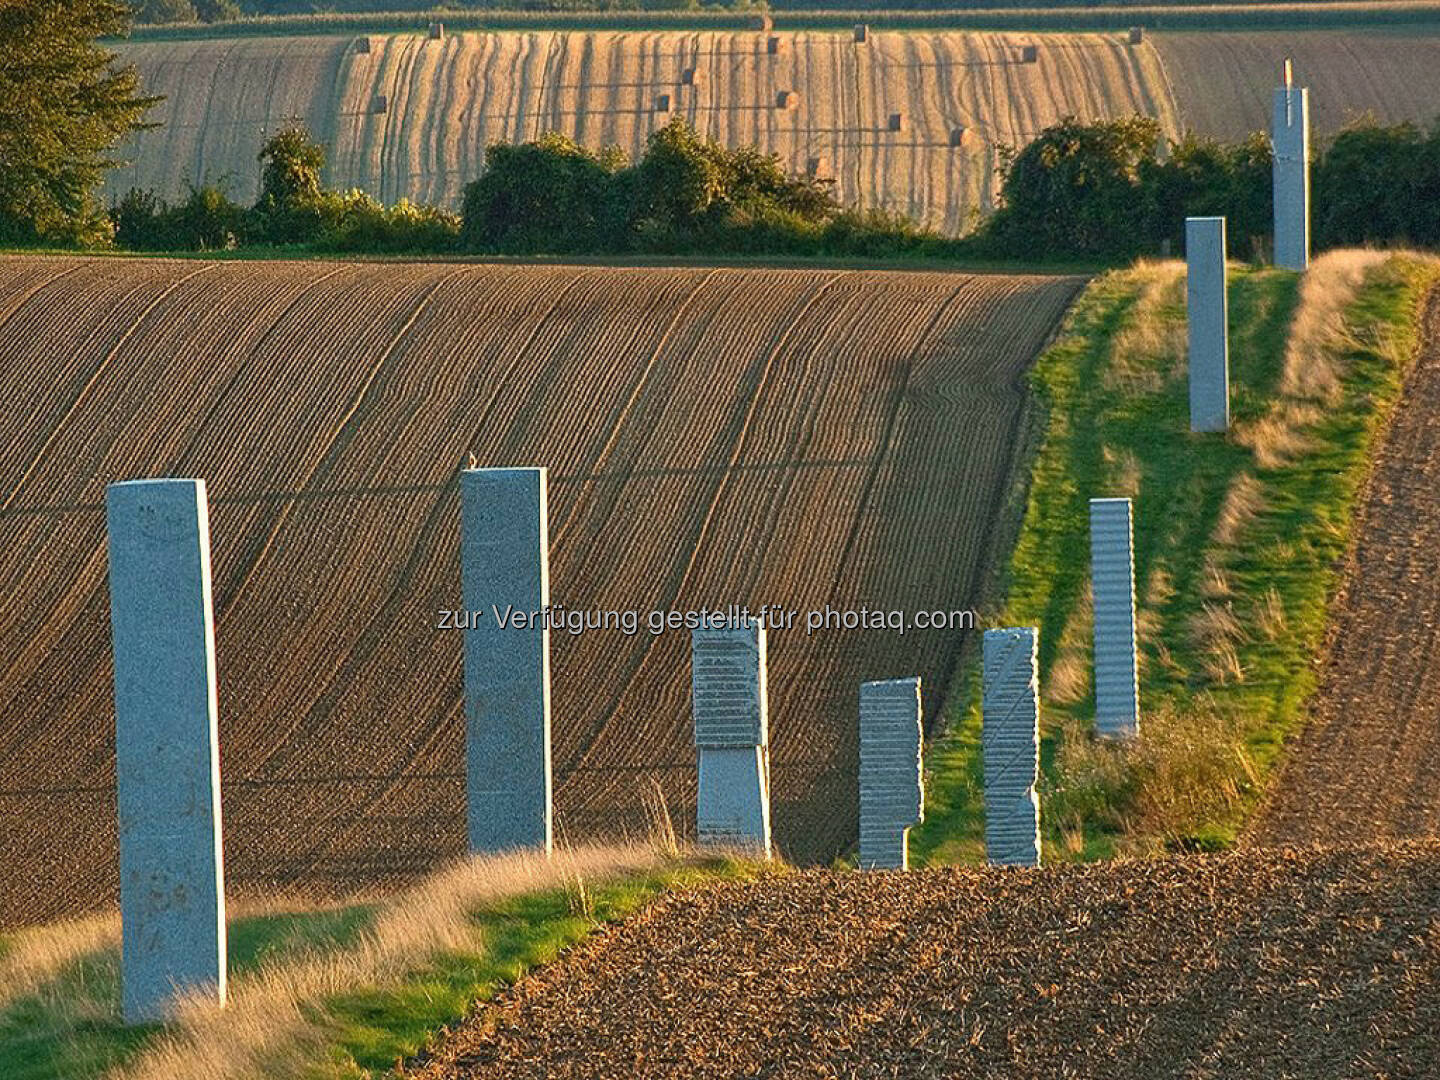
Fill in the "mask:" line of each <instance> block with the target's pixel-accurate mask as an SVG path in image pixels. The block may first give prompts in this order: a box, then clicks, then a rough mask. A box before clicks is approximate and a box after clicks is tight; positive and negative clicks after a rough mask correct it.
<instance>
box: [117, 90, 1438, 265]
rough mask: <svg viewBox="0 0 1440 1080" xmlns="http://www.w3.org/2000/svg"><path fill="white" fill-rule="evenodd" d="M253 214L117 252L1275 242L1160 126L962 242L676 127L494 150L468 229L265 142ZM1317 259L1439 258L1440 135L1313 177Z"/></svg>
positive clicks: (1253, 151) (154, 221) (1080, 137)
mask: <svg viewBox="0 0 1440 1080" xmlns="http://www.w3.org/2000/svg"><path fill="white" fill-rule="evenodd" d="M260 158H261V160H262V161H263V162H264V163H265V164H264V170H263V173H262V190H261V194H260V198H259V201H258V202H257V203H256V204H255V206H253V207H249V208H242V207H239V206H237V205H236V204H234V203H233V202H231V201H230V200H229V199H228V198H227V197H226V196H225V195H224V193H223V192H222V191H221V190H219V189H218V188H216V187H215V186H214V185H206V186H202V187H197V188H192V189H191V191H190V194H189V197H188V198H187V199H186V200H185V201H184V202H182V203H180V204H178V205H175V206H168V205H165V204H164V203H162V202H160V201H158V200H157V199H155V198H154V196H153V195H151V194H149V193H145V192H140V191H132V192H130V193H129V194H128V195H127V196H126V197H125V198H124V199H123V200H121V202H120V203H119V204H118V205H117V206H116V207H115V208H114V209H113V210H112V212H111V217H112V220H113V221H114V224H115V230H116V240H117V242H118V243H119V244H120V245H121V246H122V247H127V248H132V249H137V250H176V249H188V250H217V249H224V248H233V247H239V246H244V245H250V244H275V245H304V246H307V247H309V248H312V249H315V250H320V251H336V252H415V253H440V252H445V251H468V252H477V253H490V254H507V255H535V254H553V255H564V254H593V255H607V254H612V255H613V254H689V253H695V254H705V253H731V254H784V255H840V256H867V257H875V258H889V257H896V256H900V257H916V258H964V257H971V258H973V257H983V258H995V259H1011V258H1024V259H1037V258H1042V259H1054V260H1078V261H1089V262H1105V261H1112V260H1127V259H1130V258H1133V257H1134V256H1136V255H1144V254H1157V253H1164V252H1167V251H1169V252H1174V253H1176V254H1178V253H1179V252H1180V251H1181V250H1182V249H1183V235H1182V234H1183V229H1184V220H1185V218H1186V217H1187V216H1192V215H1216V214H1218V215H1224V216H1225V217H1226V218H1227V219H1228V224H1229V229H1228V233H1229V238H1230V244H1231V254H1232V255H1234V256H1236V257H1238V258H1257V257H1260V256H1263V255H1264V253H1265V251H1266V249H1267V247H1268V245H1269V242H1270V228H1271V202H1270V199H1271V195H1270V190H1271V187H1270V185H1271V152H1270V146H1269V143H1268V141H1267V140H1266V138H1265V137H1264V136H1263V135H1259V134H1256V135H1252V136H1250V137H1249V138H1247V139H1244V140H1242V141H1240V142H1237V143H1225V142H1220V141H1217V140H1214V139H1201V138H1197V137H1195V136H1187V137H1186V138H1184V139H1182V140H1180V141H1179V142H1168V143H1167V142H1166V141H1165V140H1163V139H1162V137H1161V133H1160V128H1159V125H1158V124H1157V123H1156V121H1154V120H1153V119H1151V118H1148V117H1141V116H1136V117H1131V118H1129V119H1125V120H1113V121H1101V122H1096V123H1091V124H1085V123H1081V122H1079V121H1077V120H1074V119H1073V118H1072V119H1066V120H1063V121H1061V122H1059V123H1057V124H1055V125H1053V126H1052V127H1050V128H1048V129H1046V130H1045V131H1044V132H1042V133H1041V134H1040V136H1039V137H1037V138H1036V139H1035V140H1034V141H1033V142H1031V143H1030V144H1029V145H1027V146H1025V147H1024V148H1023V149H1020V150H1018V151H1011V152H1008V153H1007V155H1006V157H1005V162H1004V165H1003V167H1002V172H1003V177H1002V181H1003V182H1002V187H1001V202H1002V205H1001V207H1000V209H999V210H998V211H996V213H994V214H993V215H991V216H990V218H988V219H987V220H986V221H985V222H983V223H982V224H981V226H980V228H979V229H978V230H977V231H976V232H975V233H974V234H973V235H971V236H969V237H966V238H963V239H961V238H953V237H946V236H941V235H939V234H937V233H934V232H930V231H927V230H925V229H923V228H921V227H920V226H918V225H916V224H915V223H914V222H912V221H909V220H907V219H905V218H902V217H898V216H894V215H889V214H884V213H881V212H878V211H871V212H858V211H852V210H846V209H844V208H843V207H841V206H840V204H839V203H838V202H837V201H836V199H835V197H834V194H833V191H832V189H831V187H830V185H829V183H828V182H825V181H819V180H815V179H812V178H809V177H792V176H788V175H787V174H786V173H785V171H784V169H783V168H782V167H781V166H780V163H779V161H778V159H776V158H775V157H773V156H769V155H765V154H761V153H760V152H759V151H758V150H756V149H754V148H753V147H741V148H737V149H728V148H726V147H724V146H721V145H720V144H718V143H716V142H714V141H713V140H710V139H706V138H703V137H701V136H700V135H698V134H697V133H696V132H695V131H694V130H693V129H692V128H690V127H689V126H688V125H687V124H686V123H685V122H684V121H683V120H680V119H676V120H673V121H671V122H670V123H669V124H668V125H666V126H665V127H664V128H662V129H660V130H659V131H657V132H656V133H655V134H653V135H652V136H651V138H650V142H649V145H648V147H647V148H646V152H645V154H644V155H643V156H642V157H641V158H640V159H639V160H638V161H634V162H632V161H630V160H629V159H628V158H627V157H626V155H625V154H623V153H622V152H621V151H619V150H618V149H614V148H611V149H609V150H605V151H601V152H598V153H597V152H595V151H592V150H589V149H587V148H585V147H583V146H580V145H579V144H577V143H575V142H574V141H572V140H571V139H568V138H566V137H564V136H562V135H556V134H549V135H545V136H542V137H541V138H540V139H537V140H535V141H534V142H529V143H523V144H508V143H496V144H494V145H492V146H491V147H490V148H489V150H488V151H487V152H486V157H485V169H484V171H483V173H482V174H481V176H480V177H479V178H478V179H477V180H475V181H474V182H472V183H471V184H470V185H468V187H467V188H466V191H465V201H464V207H463V212H462V214H460V215H455V214H453V213H451V212H449V211H446V210H442V209H438V208H435V207H427V206H417V205H414V204H411V203H408V202H405V201H403V200H402V201H401V202H400V203H399V204H397V205H395V206H393V207H385V206H383V205H381V204H380V203H378V202H376V201H375V200H374V199H373V198H371V197H370V196H368V195H366V194H365V193H363V192H360V191H351V192H345V193H342V192H335V191H329V190H326V189H325V188H324V186H323V185H322V184H321V179H320V178H321V175H322V172H323V169H324V165H325V154H324V149H323V148H322V147H321V146H320V145H319V144H317V143H316V142H315V141H314V140H313V139H311V138H310V136H309V135H308V134H306V133H305V132H304V131H303V130H302V129H299V128H292V129H289V130H286V131H283V132H281V133H279V134H278V135H276V136H275V137H273V138H272V139H271V140H270V141H269V142H268V143H266V145H265V147H264V149H263V150H262V152H261V155H260ZM1313 187H1314V202H1313V207H1314V213H1313V222H1314V239H1315V246H1316V247H1317V248H1321V249H1323V248H1327V247H1335V246H1343V245H1353V244H1357V243H1371V244H1410V245H1415V246H1421V247H1440V127H1437V128H1436V129H1435V130H1432V131H1430V132H1428V133H1427V132H1424V131H1421V130H1420V129H1419V128H1417V127H1415V126H1414V125H1410V124H1401V125H1396V126H1390V127H1386V126H1381V125H1378V124H1375V123H1372V122H1367V123H1360V124H1356V125H1354V126H1351V127H1349V128H1347V129H1345V130H1344V131H1342V132H1341V133H1340V134H1338V135H1337V136H1336V137H1335V138H1334V139H1333V140H1331V141H1330V142H1329V144H1328V145H1326V146H1325V147H1324V149H1323V150H1322V152H1321V153H1320V154H1319V155H1318V157H1317V159H1316V161H1315V163H1314V166H1313Z"/></svg>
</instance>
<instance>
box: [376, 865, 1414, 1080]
mask: <svg viewBox="0 0 1440 1080" xmlns="http://www.w3.org/2000/svg"><path fill="white" fill-rule="evenodd" d="M1437 911H1440V847H1437V846H1436V845H1434V844H1428V845H1424V846H1412V847H1403V848H1398V849H1394V850H1371V851H1365V850H1356V851H1331V852H1307V853H1303V854H1296V853H1293V852H1285V851H1266V852H1244V853H1239V854H1230V855H1224V856H1203V857H1190V858H1184V859H1178V858H1172V859H1157V860H1146V861H1143V862H1128V863H1127V862H1120V863H1109V864H1100V865H1090V866H1083V867H1077V866H1071V867H1063V868H1058V869H1046V870H989V871H983V870H925V871H919V872H912V873H909V874H897V873H865V874H860V873H848V874H847V873H833V872H825V871H811V872H807V873H804V874H796V875H790V876H786V877H782V878H778V879H772V880H768V881H765V882H762V883H760V884H758V885H748V886H747V885H743V884H726V885H723V886H718V887H714V888H711V889H708V890H704V891H699V892H695V893H690V894H682V895H675V896H671V897H668V898H666V899H665V900H663V901H661V902H660V903H659V904H657V905H656V906H655V907H653V908H651V909H649V910H647V911H645V912H643V913H642V914H641V915H640V916H638V917H637V918H635V919H634V920H632V921H631V922H629V923H627V924H624V925H621V926H619V927H617V928H614V929H610V930H605V931H601V932H600V934H599V935H597V937H596V938H595V939H592V940H591V941H590V942H588V943H586V944H585V945H582V946H580V947H579V948H578V949H576V950H575V951H574V952H572V953H571V954H570V955H568V956H567V957H565V958H564V959H562V960H561V961H560V962H558V963H556V964H555V965H553V966H552V967H550V968H548V969H542V970H541V971H539V972H537V973H536V974H534V975H532V976H531V977H529V978H527V979H525V980H524V981H522V982H521V983H519V984H518V985H517V986H516V987H515V988H514V989H513V990H510V991H507V992H506V993H505V994H504V995H503V996H502V998H501V999H500V1000H499V1002H498V1003H497V1004H496V1005H495V1006H491V1007H483V1008H482V1009H481V1011H480V1012H479V1013H478V1015H477V1016H476V1017H475V1018H474V1019H473V1020H472V1021H470V1022H469V1023H467V1024H466V1025H464V1026H462V1027H461V1028H460V1029H459V1030H457V1031H456V1032H455V1033H454V1034H452V1035H451V1036H449V1037H448V1038H447V1039H445V1040H444V1041H443V1042H442V1044H441V1045H440V1047H439V1048H438V1051H437V1054H436V1057H435V1059H434V1060H433V1061H431V1062H430V1063H429V1064H428V1065H426V1066H424V1067H421V1068H419V1069H418V1070H415V1071H408V1072H406V1074H405V1075H406V1076H418V1077H423V1078H425V1080H455V1078H461V1077H463V1078H467V1080H469V1078H479V1077H548V1078H556V1077H591V1078H601V1077H604V1078H621V1077H624V1078H631V1077H668V1078H675V1077H716V1076H784V1077H837V1076H844V1077H984V1078H991V1077H1026V1078H1032V1077H1034V1078H1040V1077H1044V1078H1050V1077H1054V1078H1062V1077H1064V1078H1080V1077H1092V1078H1095V1080H1113V1078H1119V1077H1124V1078H1132V1077H1133V1078H1141V1077H1143V1078H1146V1080H1161V1078H1171V1077H1175V1078H1180V1077H1185V1078H1189V1080H1194V1078H1200V1077H1256V1078H1259V1077H1264V1078H1266V1080H1274V1078H1281V1077H1288V1078H1296V1077H1304V1078H1307V1080H1331V1078H1334V1077H1356V1078H1358V1077H1383V1078H1387V1080H1399V1078H1402V1077H1406V1078H1414V1080H1420V1078H1429V1077H1434V1076H1435V1075H1436V1073H1435V1068H1436V1062H1437V1061H1440V947H1437V946H1440V942H1437V927H1436V912H1437Z"/></svg>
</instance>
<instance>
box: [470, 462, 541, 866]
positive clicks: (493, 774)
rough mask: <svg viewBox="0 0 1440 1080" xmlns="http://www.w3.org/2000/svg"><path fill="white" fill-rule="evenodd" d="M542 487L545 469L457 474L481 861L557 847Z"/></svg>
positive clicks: (473, 822) (474, 819) (473, 819)
mask: <svg viewBox="0 0 1440 1080" xmlns="http://www.w3.org/2000/svg"><path fill="white" fill-rule="evenodd" d="M545 484H546V471H545V470H544V469H465V470H463V471H462V472H461V473H460V507H461V539H460V577H461V586H462V593H463V596H464V604H465V610H466V611H467V612H469V614H470V618H469V628H468V629H467V630H466V631H465V728H466V736H465V756H466V791H467V795H468V803H469V834H470V850H471V852H472V853H477V854H478V853H481V852H498V851H510V850H514V849H516V848H533V849H539V850H543V851H545V852H547V853H548V852H550V850H551V849H552V847H553V844H554V822H553V813H552V808H551V787H552V784H551V775H550V630H549V628H548V626H547V624H546V621H545V619H544V617H543V616H544V612H545V609H546V607H547V606H548V605H549V603H550V556H549V525H548V520H547V513H546V493H545ZM507 609H508V613H509V614H508V617H507ZM501 620H504V625H501Z"/></svg>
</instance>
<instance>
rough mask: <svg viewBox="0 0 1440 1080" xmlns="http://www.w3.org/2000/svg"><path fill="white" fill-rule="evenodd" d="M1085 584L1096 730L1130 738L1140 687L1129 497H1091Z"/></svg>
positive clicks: (1135, 731) (1137, 724) (1137, 729)
mask: <svg viewBox="0 0 1440 1080" xmlns="http://www.w3.org/2000/svg"><path fill="white" fill-rule="evenodd" d="M1090 584H1091V591H1092V593H1093V594H1094V600H1095V733H1096V734H1097V735H1106V736H1121V737H1126V738H1133V737H1134V736H1136V735H1139V734H1140V691H1139V671H1138V665H1137V662H1136V642H1135V555H1134V530H1133V528H1132V525H1131V519H1130V500H1129V499H1091V500H1090Z"/></svg>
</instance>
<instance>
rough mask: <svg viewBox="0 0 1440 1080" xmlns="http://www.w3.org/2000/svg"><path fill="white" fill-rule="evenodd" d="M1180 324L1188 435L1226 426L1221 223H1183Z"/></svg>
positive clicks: (1225, 304)
mask: <svg viewBox="0 0 1440 1080" xmlns="http://www.w3.org/2000/svg"><path fill="white" fill-rule="evenodd" d="M1185 268H1186V280H1185V303H1186V309H1185V321H1186V325H1187V330H1188V332H1189V351H1188V355H1187V360H1186V362H1187V367H1188V368H1189V372H1190V430H1191V431H1224V430H1225V429H1226V428H1228V427H1229V426H1230V337H1229V318H1230V303H1229V300H1228V298H1227V296H1226V292H1225V287H1226V284H1227V278H1226V268H1225V219H1224V218H1223V217H1208V218H1186V219H1185Z"/></svg>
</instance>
